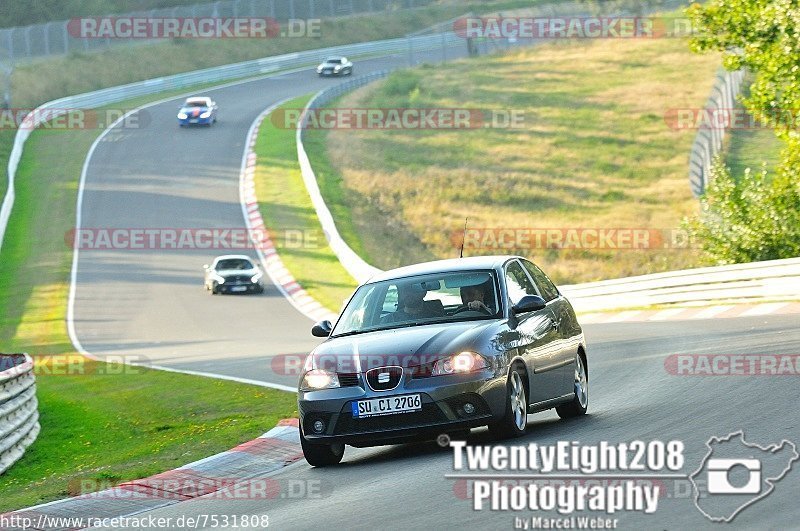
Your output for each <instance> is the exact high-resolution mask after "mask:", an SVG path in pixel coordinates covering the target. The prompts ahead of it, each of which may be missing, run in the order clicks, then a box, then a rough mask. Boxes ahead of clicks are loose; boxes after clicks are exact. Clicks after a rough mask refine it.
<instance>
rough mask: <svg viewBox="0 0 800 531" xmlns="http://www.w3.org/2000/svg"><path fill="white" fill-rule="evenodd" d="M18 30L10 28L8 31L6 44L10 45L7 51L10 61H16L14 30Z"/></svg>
mask: <svg viewBox="0 0 800 531" xmlns="http://www.w3.org/2000/svg"><path fill="white" fill-rule="evenodd" d="M15 29H16V28H10V29H8V30H6V42H7V43H8V44H7V46H6V49H7V50H8V59H9V60H10V61H12V62H13V61H14V30H15Z"/></svg>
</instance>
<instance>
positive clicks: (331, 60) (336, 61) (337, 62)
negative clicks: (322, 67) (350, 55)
mask: <svg viewBox="0 0 800 531" xmlns="http://www.w3.org/2000/svg"><path fill="white" fill-rule="evenodd" d="M325 62H326V63H328V64H331V65H340V64H342V60H341V59H339V58H338V57H337V58H329V59H325Z"/></svg>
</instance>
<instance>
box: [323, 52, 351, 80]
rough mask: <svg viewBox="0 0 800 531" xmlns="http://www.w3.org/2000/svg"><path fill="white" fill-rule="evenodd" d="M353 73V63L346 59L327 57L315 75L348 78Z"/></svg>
mask: <svg viewBox="0 0 800 531" xmlns="http://www.w3.org/2000/svg"><path fill="white" fill-rule="evenodd" d="M352 73H353V63H352V62H351V61H349V60H348V59H347V57H338V56H337V57H328V58H327V59H325V60H324V61H322V63H321V64H320V65H319V66H318V67H317V74H319V75H320V76H323V77H327V76H349V75H352Z"/></svg>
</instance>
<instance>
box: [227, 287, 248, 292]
mask: <svg viewBox="0 0 800 531" xmlns="http://www.w3.org/2000/svg"><path fill="white" fill-rule="evenodd" d="M231 291H247V286H232V287H231Z"/></svg>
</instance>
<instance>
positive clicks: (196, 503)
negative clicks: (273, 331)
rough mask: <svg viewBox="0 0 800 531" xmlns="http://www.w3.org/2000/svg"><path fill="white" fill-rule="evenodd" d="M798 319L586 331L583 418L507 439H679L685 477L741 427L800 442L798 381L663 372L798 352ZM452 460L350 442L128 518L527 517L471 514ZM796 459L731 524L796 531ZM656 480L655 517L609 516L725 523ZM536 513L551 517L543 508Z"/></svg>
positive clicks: (294, 524)
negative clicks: (256, 481) (700, 361)
mask: <svg viewBox="0 0 800 531" xmlns="http://www.w3.org/2000/svg"><path fill="white" fill-rule="evenodd" d="M797 324H798V323H797V316H796V315H795V316H769V317H759V318H740V319H718V320H710V321H674V322H662V323H646V324H616V325H606V326H596V327H591V328H588V330H587V340H588V341H589V347H590V350H589V367H590V369H589V374H590V399H589V414H588V416H586V417H584V418H580V419H575V420H570V421H561V420H558V418H557V417H556V416H555V415H554V414H552V413H542V414H537V415H530V416H529V417H528V433H527V434H526V436H525V437H523V438H521V439H517V440H514V442H513V444H527V443H531V442H536V443H539V444H555V443H557V442H558V441H560V440H576V441H580V442H581V443H584V444H585V443H595V442H598V441H609V442H611V443H615V444H616V443H619V442H630V441H631V440H634V439H642V440H645V441H649V440H653V439H660V440H662V441H668V440H670V439H679V440H682V441H683V442H684V443H685V445H686V448H685V452H684V455H685V458H686V461H685V465H684V468H683V469H682V470H681V472H684V473H685V474H687V475H688V474H691V473H692V472H694V471H695V470H696V469H697V468H698V467H699V465H700V463H701V461H702V459H703V457H704V456H705V455H706V452H707V449H706V447H705V443H706V441H708V440H709V438H710V437H712V436H725V435H728V434H729V433H731V432H734V431H737V430H744V434H745V437H746V439H747V441H748V442H750V443H757V444H760V445H767V444H772V443H778V442H780V441H781V440H782V439H785V438H788V439H790V440H792V439H793V440H794V441H797V440H798V439H799V438H798V434H799V433H800V430H799V429H798V414H797V411H796V403H797V397H798V392H797V382H796V376H752V377H741V376H739V377H736V376H675V375H670V374H668V373H667V372H666V371H665V368H664V359H665V358H666V357H667V356H668V355H670V354H685V353H691V354H712V353H719V354H754V353H760V354H766V353H797V352H798V351H799V350H800V329H799V328H798V326H797ZM468 441H469V442H470V443H471V444H481V443H488V442H490V439H489V438H488V434H487V432H485V431H479V430H473V433H472V434H471V436H470V438H469V439H468ZM452 462H453V458H452V451H451V450H449V449H443V448H440V447H439V446H437V445H436V444H435V443H426V444H418V445H404V446H394V447H379V448H372V449H356V448H349V447H348V448H347V451H346V452H345V457H344V461H343V462H342V464H341V465H339V466H338V467H334V468H325V469H313V468H311V467H310V466H308V465H307V464H306V463H305V462H304V461H300V462H298V463H296V464H294V465H291V466H289V467H287V468H285V469H283V470H282V471H281V472H279V473H278V474H276V475H274V476H271V478H272V479H274V480H275V481H277V482H278V483H279V484H280V485H281V488H282V490H281V495H280V496H278V497H276V498H275V499H273V500H258V501H256V500H243V499H236V500H235V501H230V500H225V499H224V498H222V499H220V498H219V497H216V498H208V499H204V498H198V499H196V500H193V501H189V502H184V503H179V504H177V505H174V506H171V507H167V508H164V509H159V510H155V511H150V512H147V513H144V514H139V515H137V516H138V517H143V516H151V515H152V516H154V517H168V516H171V517H173V518H177V517H179V516H195V517H199V516H202V515H208V514H227V515H230V516H232V515H248V516H252V515H261V514H266V515H268V516H269V521H270V528H272V527H275V528H278V529H318V528H325V529H375V528H380V529H437V528H444V529H490V528H491V529H511V528H512V527H513V525H512V524H513V520H514V517H515V516H516V517H528V518H530V517H531V516H532V513H531V512H530V511H527V510H525V511H520V512H511V511H509V512H492V511H489V510H487V509H484V510H482V511H479V512H478V511H474V510H473V509H472V502H471V500H469V499H467V498H466V497H465V492H468V489H467V488H466V484H465V483H464V482H463V481H459V480H453V479H446V478H445V474H452V473H453V468H452ZM798 466H800V465H798V463H795V469H794V470H792V471H790V472H789V474H788V475H787V476H786V477H784V478H783V480H781V481H779V482H777V483H776V488H775V490H774V491H773V492H772V493H771V494H769V495H768V496H767V497H766V498H764V499H762V500H760V501H758V502H756V503H755V504H753V505H751V506H750V507H748V508H746V509H745V510H744V511H742V512H741V513H740V514H738V515H737V516H736V519H735V520H734V522H733V523H734V524H736V527H737V528H745V529H792V528H793V529H796V528H797V522H798V520H800V505H798V504H797V492H798V486H800V471H798V470H797V468H798ZM253 474H254V475H257V474H258V471H253ZM292 484H294V485H309V484H310V485H314V486H315V489H317V491H315V494H314V495H313V496H300V495H298V496H297V497H294V496H291V495H289V494H286V495H284V492H285V491H286V489H285V487H286V486H287V485H292ZM663 485H664V487H665V489H666V495H665V496H662V498H661V499H660V502H659V504H658V510H657V511H656V512H655V514H653V515H649V516H646V515H642V514H640V513H624V512H621V513H615V514H614V515H611V517H612V518H617V519H618V520H619V521H618V525H619V528H621V529H712V528H717V529H719V528H721V526H723V527H724V524H712V523H711V522H710V521H709V520H707V519H706V518H705V517H704V516H703V515H702V514H701V513H700V512H699V511H698V510H697V509H696V508H695V506H694V504H693V502H692V499H691V497H690V496H689V495H688V493H689V492H691V489H690V488H689V487H688V485H689V484H688V481H687V480H663ZM301 490H302V489H296V491H297V492H300V491H301ZM584 514H587V513H584ZM588 514H596V513H588ZM600 514H602V513H600ZM536 516H546V517H558V516H560V515H559V514H558V513H556V512H555V511H552V512H550V513H544V514H542V513H539V514H536Z"/></svg>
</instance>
